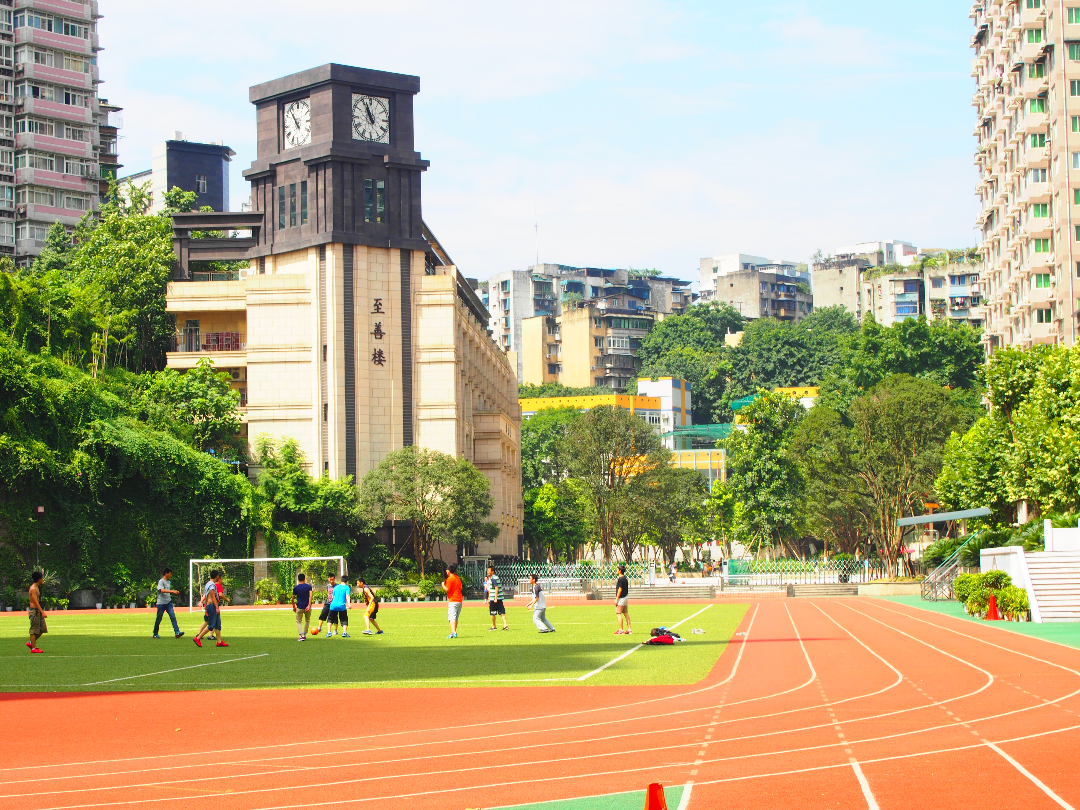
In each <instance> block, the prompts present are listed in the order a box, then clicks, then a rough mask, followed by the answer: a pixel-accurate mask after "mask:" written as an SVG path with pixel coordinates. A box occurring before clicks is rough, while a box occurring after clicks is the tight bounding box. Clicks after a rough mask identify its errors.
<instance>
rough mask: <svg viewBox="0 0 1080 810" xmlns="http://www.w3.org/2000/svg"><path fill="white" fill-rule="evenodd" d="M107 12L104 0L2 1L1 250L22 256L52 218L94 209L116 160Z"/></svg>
mask: <svg viewBox="0 0 1080 810" xmlns="http://www.w3.org/2000/svg"><path fill="white" fill-rule="evenodd" d="M5 6H6V8H5ZM100 18H101V14H99V13H98V3H97V0H14V3H13V2H12V1H11V0H6V1H5V2H0V74H2V75H3V78H2V79H0V250H6V251H8V252H11V253H14V257H15V261H16V262H17V263H19V264H28V263H29V262H30V261H32V260H33V257H34V256H36V255H37V254H38V253H39V252H40V251H41V248H42V247H43V246H44V240H45V235H46V233H47V232H48V230H49V228H50V226H52V224H53V223H54V222H60V223H62V224H63V225H64V226H65V227H67V228H68V229H71V228H73V227H74V226H75V225H76V223H78V221H79V219H80V218H81V217H82V216H83V215H84V214H86V212H87V211H93V210H95V209H96V208H97V206H98V201H99V199H100V198H101V195H102V189H103V185H104V188H105V189H107V187H108V186H107V180H108V176H109V175H110V173H111V176H115V172H116V170H117V169H118V168H119V166H118V163H117V160H116V126H115V123H116V122H112V123H110V121H109V115H110V113H118V112H119V110H120V108H119V107H116V106H113V105H110V104H108V102H106V101H105V100H103V99H99V98H98V95H97V85H98V84H99V83H100V79H99V78H98V68H97V52H98V51H99V50H100V47H99V46H98V35H97V20H98V19H100ZM9 77H10V78H9ZM9 211H14V218H13V219H9V218H7V217H6V216H4V215H5V214H6V213H7V212H9Z"/></svg>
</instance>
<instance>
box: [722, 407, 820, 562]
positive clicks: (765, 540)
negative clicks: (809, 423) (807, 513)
mask: <svg viewBox="0 0 1080 810" xmlns="http://www.w3.org/2000/svg"><path fill="white" fill-rule="evenodd" d="M805 413H806V411H805V409H804V408H803V406H802V405H801V404H800V403H799V402H798V401H797V400H794V399H792V398H791V397H789V396H787V395H786V394H774V393H772V392H771V391H766V390H764V389H762V390H760V391H759V392H758V397H757V399H755V400H754V401H753V402H752V403H750V404H749V405H747V406H746V407H745V408H743V409H742V410H741V411H740V412H739V415H740V417H741V418H742V419H744V420H745V424H746V429H745V430H735V431H732V434H731V436H730V437H729V438H727V439H725V440H724V441H723V442H722V445H723V447H724V448H725V449H726V450H727V455H728V486H729V487H730V488H731V492H732V494H733V495H734V497H735V500H736V501H737V503H738V505H739V506H740V507H741V508H740V509H737V510H736V512H735V516H734V521H735V527H734V528H735V533H736V536H737V537H739V539H740V540H742V541H743V542H744V544H745V545H748V546H750V547H751V548H753V549H756V550H760V549H765V548H772V547H773V546H777V545H779V546H781V547H784V546H785V545H786V544H787V543H788V542H789V541H791V540H792V539H794V538H795V537H797V536H798V533H799V531H800V529H801V526H800V524H801V513H802V493H803V481H802V477H801V475H800V474H799V470H798V467H797V466H796V465H795V462H794V461H793V460H792V459H791V458H790V457H789V455H788V452H787V443H788V439H789V438H790V436H791V433H792V431H794V430H795V428H796V427H797V426H798V424H799V422H800V420H801V419H802V418H803V416H804V415H805Z"/></svg>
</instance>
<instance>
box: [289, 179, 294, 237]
mask: <svg viewBox="0 0 1080 810" xmlns="http://www.w3.org/2000/svg"><path fill="white" fill-rule="evenodd" d="M289 227H290V228H295V227H296V183H289Z"/></svg>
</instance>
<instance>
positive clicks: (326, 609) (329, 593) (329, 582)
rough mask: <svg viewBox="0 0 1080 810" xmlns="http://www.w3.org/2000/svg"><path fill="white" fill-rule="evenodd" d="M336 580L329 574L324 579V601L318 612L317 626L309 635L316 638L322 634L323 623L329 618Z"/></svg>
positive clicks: (335, 577)
mask: <svg viewBox="0 0 1080 810" xmlns="http://www.w3.org/2000/svg"><path fill="white" fill-rule="evenodd" d="M336 579H337V575H336V574H330V576H328V577H327V578H326V601H325V602H323V606H322V610H321V611H320V612H319V626H318V627H316V628H315V629H314V630H312V631H311V635H313V636H317V635H319V633H321V632H322V626H323V622H325V621H326V620H327V619H329V618H330V603H331V602H333V601H334V585H335V584H336V583H335V580H336Z"/></svg>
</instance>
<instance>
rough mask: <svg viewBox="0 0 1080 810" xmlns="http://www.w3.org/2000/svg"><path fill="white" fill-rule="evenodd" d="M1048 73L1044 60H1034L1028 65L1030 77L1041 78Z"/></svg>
mask: <svg viewBox="0 0 1080 810" xmlns="http://www.w3.org/2000/svg"><path fill="white" fill-rule="evenodd" d="M1045 75H1046V66H1045V65H1044V64H1043V63H1042V62H1032V63H1031V64H1030V65H1028V78H1029V79H1041V78H1042V77H1043V76H1045Z"/></svg>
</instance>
